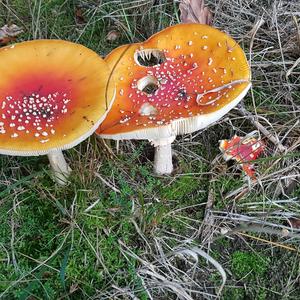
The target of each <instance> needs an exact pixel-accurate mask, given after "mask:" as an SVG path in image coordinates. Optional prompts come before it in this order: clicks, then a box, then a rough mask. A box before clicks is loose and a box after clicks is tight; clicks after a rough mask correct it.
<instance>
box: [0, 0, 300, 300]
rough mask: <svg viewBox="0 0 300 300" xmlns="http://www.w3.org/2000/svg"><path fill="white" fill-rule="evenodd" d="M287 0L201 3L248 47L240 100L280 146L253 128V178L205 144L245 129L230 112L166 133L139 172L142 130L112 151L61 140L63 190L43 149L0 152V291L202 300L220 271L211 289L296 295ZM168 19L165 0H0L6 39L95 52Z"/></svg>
mask: <svg viewBox="0 0 300 300" xmlns="http://www.w3.org/2000/svg"><path fill="white" fill-rule="evenodd" d="M250 2H251V5H250ZM297 2H298V1H287V0H286V1H284V0H283V1H274V2H272V3H271V2H270V1H263V3H262V2H261V1H248V0H243V1H237V0H226V1H218V0H211V1H208V4H209V6H210V7H211V8H212V10H213V11H214V12H215V17H214V24H215V26H217V27H218V28H221V29H225V30H226V31H227V32H229V33H230V34H231V35H232V36H233V37H234V38H235V39H236V40H238V41H239V42H240V44H241V45H242V46H243V47H244V49H245V51H246V53H247V55H248V57H250V55H249V53H250V52H251V65H252V73H253V88H252V91H251V92H250V93H249V94H248V95H247V97H246V98H245V106H246V107H247V109H248V110H249V111H250V112H251V113H253V114H254V115H255V116H256V117H257V118H258V120H259V121H260V122H261V123H262V124H263V126H265V128H267V129H268V130H269V131H270V132H271V133H272V134H273V135H274V136H276V137H278V139H279V140H280V141H281V142H282V143H283V145H284V146H285V147H286V148H287V150H286V152H285V153H279V152H278V150H277V148H276V146H275V145H274V144H273V143H272V142H270V140H269V139H268V138H267V137H264V136H262V138H263V139H264V141H265V142H266V144H267V149H266V151H265V154H264V157H263V158H261V159H260V160H258V161H257V164H256V165H257V170H258V172H259V174H260V175H259V181H258V182H257V183H254V184H252V185H251V188H249V184H248V183H247V182H246V181H245V180H244V179H243V174H242V173H241V171H240V169H239V168H238V167H237V165H236V164H233V163H228V164H227V163H226V162H224V161H223V159H222V157H221V154H220V152H219V150H218V141H219V140H221V139H225V138H229V137H231V136H232V135H233V134H234V133H236V134H238V135H245V134H246V133H249V132H251V131H253V130H255V129H256V128H255V127H253V125H252V123H251V122H249V120H247V119H246V118H244V117H241V115H240V114H239V113H238V112H237V111H236V110H233V111H232V112H230V114H228V115H227V116H226V117H225V118H224V119H223V120H221V121H220V122H219V123H218V124H217V125H214V126H212V127H211V128H208V129H206V130H205V131H203V132H202V133H201V134H199V133H193V134H192V135H187V136H183V137H178V138H177V141H176V142H175V143H174V153H175V156H176V170H175V174H174V175H172V176H161V177H159V176H154V175H153V173H152V159H153V149H152V148H151V146H149V144H148V143H147V142H143V141H139V142H135V141H124V142H122V143H120V145H119V148H118V153H117V151H116V145H115V143H114V142H112V143H111V147H105V146H104V143H103V142H102V141H99V140H97V139H95V138H94V137H91V138H89V139H88V140H87V141H84V142H83V143H81V144H80V145H78V146H77V147H75V148H73V149H70V150H68V151H66V153H65V154H66V157H67V160H68V162H69V163H70V165H71V168H72V169H73V172H72V176H71V179H70V181H71V183H70V184H69V185H68V186H66V187H64V188H60V187H57V186H56V185H55V184H53V182H52V180H51V178H50V174H49V168H48V161H47V158H46V157H28V158H23V157H8V156H1V158H0V167H1V168H0V222H1V227H0V298H1V299H96V298H97V299H214V298H215V297H216V295H217V294H218V292H219V289H220V287H221V286H222V282H223V281H222V276H221V275H220V274H222V270H225V272H226V274H227V281H226V283H225V287H224V289H223V290H222V291H221V298H222V299H228V300H229V299H260V300H264V299H299V297H300V289H299V285H298V281H299V274H300V272H299V271H300V270H299V267H300V264H299V254H298V251H299V246H298V245H299V237H300V236H299V229H295V228H294V229H292V228H291V222H290V219H291V217H295V218H299V212H300V209H299V198H300V188H299V170H300V157H299V156H300V153H299V149H300V148H299V145H300V143H299V136H300V131H299V124H298V123H297V121H298V119H299V111H300V110H299V107H300V93H299V78H300V77H299V74H300V73H299V66H298V67H296V68H295V69H294V70H293V72H292V73H291V75H290V76H289V77H286V76H285V74H286V72H287V70H288V69H289V68H290V67H291V66H292V64H293V63H294V62H295V60H296V59H297V58H298V57H299V52H297V51H299V50H297V49H299V42H298V40H297V34H298V35H299V32H298V33H297V25H296V23H295V20H294V19H293V17H292V16H293V15H294V16H295V19H296V20H298V21H297V22H298V23H299V16H298V13H297V12H299V10H300V7H299V3H297ZM76 15H77V17H76ZM78 15H79V17H78ZM259 17H261V18H263V19H264V24H262V25H261V26H260V27H259V28H258V30H257V32H256V35H255V36H253V31H252V29H253V28H254V27H255V24H256V22H257V20H258V18H259ZM178 20H179V17H178V3H177V2H173V1H148V0H147V1H146V0H138V1H133V0H131V1H121V0H116V1H102V2H99V1H84V0H81V1H65V0H47V1H38V0H32V1H24V0H12V1H1V2H0V26H2V25H4V24H11V23H15V24H17V25H18V26H21V27H23V28H24V33H23V34H22V35H20V37H19V38H18V41H22V40H27V39H32V38H37V39H39V38H59V39H67V40H71V41H74V42H78V43H82V44H84V45H85V46H87V47H90V48H92V49H93V50H95V51H96V52H98V53H99V54H101V55H103V56H104V55H106V54H107V53H109V52H110V51H111V50H112V49H114V48H115V47H117V46H118V45H121V44H124V43H131V42H138V41H143V40H144V39H146V38H147V37H149V36H151V35H152V34H153V33H155V32H157V31H159V30H161V29H163V28H165V27H167V26H169V25H172V24H175V23H178ZM298 28H299V27H298ZM111 30H115V31H117V32H118V34H119V37H118V38H117V39H116V40H115V41H109V40H107V39H106V36H107V34H108V33H109V32H110V31H111ZM298 30H299V29H298ZM251 42H252V44H253V46H252V47H250V45H251ZM103 179H104V180H103ZM208 198H209V199H212V200H213V205H212V207H211V208H210V209H208V208H206V203H207V199H208ZM208 216H209V217H208ZM198 249H202V250H203V251H205V252H206V253H208V254H209V255H210V257H212V258H214V259H215V260H216V261H217V262H219V264H220V266H219V265H217V264H215V263H214V262H213V261H212V260H210V259H208V257H207V256H204V257H202V256H201V255H203V254H201V253H202V252H200V251H198ZM134 297H136V298H134Z"/></svg>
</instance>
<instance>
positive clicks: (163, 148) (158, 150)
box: [151, 137, 175, 175]
mask: <svg viewBox="0 0 300 300" xmlns="http://www.w3.org/2000/svg"><path fill="white" fill-rule="evenodd" d="M174 139H175V137H170V138H166V139H159V140H154V141H151V143H152V144H153V146H154V147H155V154H154V167H153V169H154V173H155V174H158V175H163V174H171V173H172V171H173V163H172V142H173V141H174Z"/></svg>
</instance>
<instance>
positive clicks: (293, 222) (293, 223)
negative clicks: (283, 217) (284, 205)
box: [289, 218, 300, 229]
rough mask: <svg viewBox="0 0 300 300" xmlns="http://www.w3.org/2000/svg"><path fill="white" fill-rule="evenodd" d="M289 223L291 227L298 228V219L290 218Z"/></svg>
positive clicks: (299, 223) (299, 225)
mask: <svg viewBox="0 0 300 300" xmlns="http://www.w3.org/2000/svg"><path fill="white" fill-rule="evenodd" d="M289 223H290V224H291V226H292V227H293V228H296V229H300V219H296V218H290V219H289Z"/></svg>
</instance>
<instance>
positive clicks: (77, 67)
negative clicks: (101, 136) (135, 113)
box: [0, 40, 115, 156]
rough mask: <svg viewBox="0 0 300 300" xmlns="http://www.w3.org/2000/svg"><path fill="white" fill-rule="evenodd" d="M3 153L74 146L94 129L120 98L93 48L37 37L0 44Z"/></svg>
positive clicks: (35, 152)
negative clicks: (1, 46)
mask: <svg viewBox="0 0 300 300" xmlns="http://www.w3.org/2000/svg"><path fill="white" fill-rule="evenodd" d="M0 74H1V76H0V153H1V154H11V155H24V156H27V155H40V154H47V153H50V152H51V151H56V150H63V149H68V148H71V147H73V146H75V145H76V144H78V143H79V142H81V141H82V140H84V139H85V138H87V137H88V136H89V135H90V134H92V133H93V132H94V130H95V129H96V128H97V127H98V126H99V123H100V122H101V121H102V120H103V119H104V117H105V116H106V114H107V112H108V108H109V107H110V106H111V103H112V100H113V98H114V93H115V87H114V84H113V82H112V81H110V85H109V86H108V87H107V81H108V78H109V76H110V70H109V68H108V67H107V65H106V63H105V62H104V60H102V59H101V58H100V57H99V56H98V55H97V54H96V53H95V52H93V51H92V50H90V49H88V48H86V47H84V46H82V45H79V44H74V43H71V42H67V41H61V40H35V41H28V42H22V43H19V44H15V45H12V46H8V47H5V48H1V49H0Z"/></svg>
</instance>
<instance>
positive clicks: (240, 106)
mask: <svg viewBox="0 0 300 300" xmlns="http://www.w3.org/2000/svg"><path fill="white" fill-rule="evenodd" d="M237 107H238V112H239V113H240V114H241V115H242V116H244V117H246V118H247V119H248V120H249V121H250V122H251V123H252V124H253V125H254V126H255V127H256V128H257V129H258V130H259V131H260V132H261V133H262V134H263V135H264V136H265V137H266V138H267V139H268V140H269V141H270V142H272V143H273V144H274V145H275V146H276V147H277V148H278V151H279V152H285V151H286V150H287V148H286V147H285V146H283V145H282V144H281V143H280V141H279V140H278V138H277V137H275V136H274V135H273V134H272V133H271V132H270V131H269V130H268V129H266V128H265V127H264V126H263V125H262V124H261V123H260V122H258V121H257V120H256V119H255V117H254V116H253V115H252V114H251V113H250V112H249V111H248V110H247V109H246V108H245V106H244V104H243V103H240V104H238V106H237Z"/></svg>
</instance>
